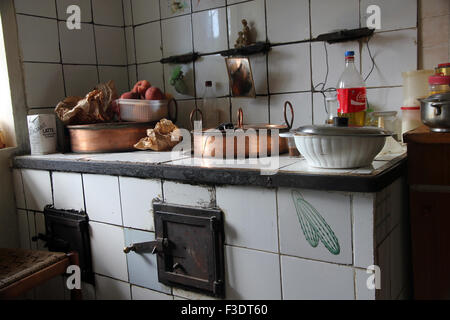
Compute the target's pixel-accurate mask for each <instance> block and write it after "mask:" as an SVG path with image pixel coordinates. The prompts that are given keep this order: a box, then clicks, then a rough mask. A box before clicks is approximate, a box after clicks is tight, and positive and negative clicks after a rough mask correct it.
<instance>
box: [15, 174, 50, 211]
mask: <svg viewBox="0 0 450 320" xmlns="http://www.w3.org/2000/svg"><path fill="white" fill-rule="evenodd" d="M22 179H23V186H24V191H25V201H26V204H27V209H28V210H33V211H44V207H45V206H46V205H48V204H53V198H52V186H51V182H50V173H49V172H48V171H40V170H29V169H22Z"/></svg>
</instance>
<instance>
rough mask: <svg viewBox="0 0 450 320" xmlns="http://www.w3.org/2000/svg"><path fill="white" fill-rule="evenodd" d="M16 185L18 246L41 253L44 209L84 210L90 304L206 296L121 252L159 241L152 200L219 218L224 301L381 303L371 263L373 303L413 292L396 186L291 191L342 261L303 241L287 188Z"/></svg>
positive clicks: (27, 173)
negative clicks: (327, 232)
mask: <svg viewBox="0 0 450 320" xmlns="http://www.w3.org/2000/svg"><path fill="white" fill-rule="evenodd" d="M14 181H15V190H16V202H17V207H18V208H19V209H18V222H19V230H20V241H21V247H22V248H31V249H44V248H43V243H42V242H40V241H39V242H38V243H36V242H33V241H31V240H30V239H31V238H32V237H33V236H35V235H36V234H37V233H39V232H40V233H44V230H45V229H44V217H43V214H42V210H43V207H44V205H46V204H54V206H55V207H57V208H61V209H75V210H83V211H85V212H87V214H88V216H89V219H90V222H89V226H90V241H91V250H92V259H93V271H94V273H95V287H94V286H92V285H88V284H83V285H82V288H83V290H84V291H83V293H84V298H85V299H181V298H183V299H209V298H210V297H208V296H205V295H201V294H197V293H193V292H190V291H186V290H182V289H179V288H176V287H168V286H166V285H163V284H161V283H160V282H159V281H158V276H157V269H156V257H155V256H153V255H152V254H136V253H134V252H130V253H129V254H124V253H123V248H124V246H128V245H130V244H132V243H139V242H146V241H153V240H154V237H155V232H154V231H155V229H154V225H153V211H152V199H154V198H159V199H163V200H164V201H165V202H168V203H172V204H180V205H188V206H196V207H219V208H220V209H221V210H222V211H223V214H224V223H225V225H224V229H225V284H226V298H227V299H276V300H278V299H287V300H289V299H351V300H352V299H375V292H374V291H371V290H368V289H367V288H366V286H365V283H366V281H367V278H368V277H369V275H368V274H367V272H366V268H367V267H368V266H370V265H373V264H377V265H379V266H380V267H381V272H382V274H381V279H382V288H381V289H382V290H381V291H380V292H379V294H378V296H377V298H380V299H399V298H405V297H408V292H410V291H409V289H408V285H407V284H408V278H407V276H408V272H407V270H406V269H407V266H409V265H410V264H409V263H408V260H406V259H407V256H405V255H406V252H408V250H406V249H405V245H406V244H407V242H406V239H407V237H406V236H405V235H406V233H405V232H406V229H407V223H406V221H405V215H404V213H405V208H404V207H402V201H404V197H405V193H404V190H405V189H404V187H403V185H402V181H401V180H400V179H399V180H397V181H396V182H395V183H393V184H392V185H390V186H388V187H387V188H386V189H384V190H383V191H381V192H379V193H376V194H375V193H370V194H361V193H347V192H328V191H313V190H304V189H301V190H300V189H296V190H295V191H296V192H298V193H301V195H302V197H303V198H304V199H305V200H306V201H308V203H309V204H310V205H311V206H313V207H314V208H315V209H316V210H318V211H319V212H320V214H321V215H322V217H323V219H324V220H325V221H326V223H327V224H328V225H329V226H330V228H331V229H332V230H333V232H334V234H335V236H336V238H337V239H338V241H339V245H340V252H339V253H336V252H335V253H331V252H330V251H329V250H327V249H326V248H325V247H324V246H323V245H322V244H320V245H318V246H316V247H312V246H311V245H310V244H309V243H308V242H307V241H306V239H305V236H304V234H302V231H301V227H300V224H299V221H298V216H297V214H298V213H297V211H296V207H295V205H294V202H293V201H292V191H293V190H291V189H290V188H278V189H275V188H260V187H252V186H203V185H190V184H182V183H177V182H173V181H161V180H159V179H137V178H128V177H122V176H120V177H117V176H106V175H93V174H81V173H65V172H48V171H40V170H29V169H15V170H14ZM255 266H257V267H256V268H255ZM29 297H30V298H33V293H32V294H31V296H29ZM44 297H50V298H52V299H63V298H67V297H69V294H68V292H67V290H64V287H63V280H62V279H61V278H56V279H55V280H53V281H51V282H49V283H48V284H47V285H46V286H44V287H40V288H39V289H38V290H36V291H35V292H34V298H44Z"/></svg>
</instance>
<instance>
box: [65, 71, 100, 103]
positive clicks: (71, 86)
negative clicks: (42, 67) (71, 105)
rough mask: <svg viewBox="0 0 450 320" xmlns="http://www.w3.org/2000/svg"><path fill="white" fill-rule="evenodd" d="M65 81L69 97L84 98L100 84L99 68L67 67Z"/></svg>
mask: <svg viewBox="0 0 450 320" xmlns="http://www.w3.org/2000/svg"><path fill="white" fill-rule="evenodd" d="M64 80H65V81H66V91H67V95H68V96H78V97H84V96H86V95H87V94H88V93H89V92H91V91H92V89H94V88H95V86H96V85H97V84H98V83H99V79H98V72H97V67H96V66H79V65H65V66H64Z"/></svg>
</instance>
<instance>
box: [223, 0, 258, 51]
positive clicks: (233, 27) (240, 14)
mask: <svg viewBox="0 0 450 320" xmlns="http://www.w3.org/2000/svg"><path fill="white" fill-rule="evenodd" d="M227 10H228V35H229V46H230V48H234V44H235V43H236V39H237V38H238V33H239V31H242V28H243V26H242V19H246V20H247V22H248V26H249V27H250V41H252V42H258V41H266V21H265V6H264V1H263V0H254V1H248V2H245V3H240V4H236V5H232V6H229V7H227Z"/></svg>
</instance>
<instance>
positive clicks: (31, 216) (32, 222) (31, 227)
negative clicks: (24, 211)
mask: <svg viewBox="0 0 450 320" xmlns="http://www.w3.org/2000/svg"><path fill="white" fill-rule="evenodd" d="M28 231H29V235H30V239H29V241H30V249H31V250H37V249H38V244H37V242H36V241H33V240H32V239H33V238H34V237H36V236H37V232H36V219H35V213H34V212H32V211H28Z"/></svg>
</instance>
